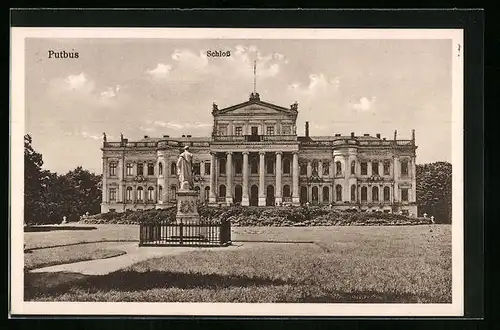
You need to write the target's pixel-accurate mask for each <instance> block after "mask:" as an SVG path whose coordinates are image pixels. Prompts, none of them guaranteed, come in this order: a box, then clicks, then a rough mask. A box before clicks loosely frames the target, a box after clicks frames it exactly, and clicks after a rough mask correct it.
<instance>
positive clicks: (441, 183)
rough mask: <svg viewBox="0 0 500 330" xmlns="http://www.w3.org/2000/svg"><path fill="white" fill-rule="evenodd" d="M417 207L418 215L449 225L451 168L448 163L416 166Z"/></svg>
mask: <svg viewBox="0 0 500 330" xmlns="http://www.w3.org/2000/svg"><path fill="white" fill-rule="evenodd" d="M416 174H417V205H418V212H419V214H420V215H422V214H424V213H427V214H428V215H429V216H431V215H433V216H434V218H435V221H436V222H437V223H451V221H452V219H451V215H452V214H451V213H452V212H451V211H452V205H451V202H452V186H451V183H452V175H451V174H452V166H451V164H450V163H448V162H435V163H430V164H422V165H417V173H416Z"/></svg>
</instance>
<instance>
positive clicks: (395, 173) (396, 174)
mask: <svg viewBox="0 0 500 330" xmlns="http://www.w3.org/2000/svg"><path fill="white" fill-rule="evenodd" d="M393 176H394V187H393V196H394V198H393V201H394V202H395V203H398V202H399V201H400V200H399V157H398V156H394V165H393Z"/></svg>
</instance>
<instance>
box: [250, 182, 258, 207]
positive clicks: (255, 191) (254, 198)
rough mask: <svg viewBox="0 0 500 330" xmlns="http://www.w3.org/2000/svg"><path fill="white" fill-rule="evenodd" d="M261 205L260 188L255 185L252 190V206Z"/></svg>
mask: <svg viewBox="0 0 500 330" xmlns="http://www.w3.org/2000/svg"><path fill="white" fill-rule="evenodd" d="M258 205H259V187H257V185H255V184H254V185H253V186H252V187H251V188H250V206H258Z"/></svg>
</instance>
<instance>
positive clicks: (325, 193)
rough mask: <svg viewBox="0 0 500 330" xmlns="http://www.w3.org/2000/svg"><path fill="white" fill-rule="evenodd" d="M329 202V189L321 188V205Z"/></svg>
mask: <svg viewBox="0 0 500 330" xmlns="http://www.w3.org/2000/svg"><path fill="white" fill-rule="evenodd" d="M329 201H330V189H328V187H323V203H328V202H329Z"/></svg>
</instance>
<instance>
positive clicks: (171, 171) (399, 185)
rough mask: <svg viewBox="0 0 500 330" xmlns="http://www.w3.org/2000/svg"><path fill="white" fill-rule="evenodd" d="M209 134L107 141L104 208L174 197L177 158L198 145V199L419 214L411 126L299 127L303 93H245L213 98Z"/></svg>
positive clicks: (158, 203)
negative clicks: (285, 103) (403, 130)
mask: <svg viewBox="0 0 500 330" xmlns="http://www.w3.org/2000/svg"><path fill="white" fill-rule="evenodd" d="M212 115H213V120H214V122H213V131H212V136H211V137H192V136H191V135H183V136H182V137H170V136H168V135H164V136H163V137H161V138H152V137H149V136H144V139H142V140H140V141H136V142H131V141H128V139H125V138H123V136H122V137H121V139H120V141H117V142H107V141H106V140H105V141H104V142H103V147H102V149H101V150H102V155H103V157H102V158H103V179H102V206H101V211H102V212H103V213H104V212H109V211H116V212H123V211H125V210H127V209H131V210H136V209H149V208H164V207H168V206H172V205H175V203H176V192H177V189H178V182H177V169H176V161H177V158H178V156H179V154H180V152H181V151H182V149H183V147H184V146H186V145H188V146H190V151H191V152H192V153H193V155H194V165H193V173H194V175H195V178H194V180H195V189H196V190H198V191H199V200H200V202H201V203H206V204H208V205H214V206H216V205H221V204H223V205H231V204H234V203H239V204H241V205H243V206H248V205H255V206H272V205H289V204H292V205H300V204H304V203H309V204H310V205H314V204H327V205H330V204H331V205H332V207H333V208H339V209H353V208H355V209H359V210H363V211H384V212H398V213H399V212H402V213H407V214H414V215H416V214H417V206H416V164H415V158H416V149H417V146H416V145H415V131H412V138H411V140H398V139H397V134H396V132H395V133H394V137H393V139H386V138H381V137H380V134H377V135H376V136H370V135H369V134H363V135H361V136H356V135H355V134H354V133H351V134H350V135H349V136H343V135H340V134H335V135H334V136H310V135H309V124H308V122H306V127H305V134H304V136H298V135H297V126H296V119H297V115H298V105H297V103H295V104H292V105H291V106H290V107H288V108H287V107H281V106H277V105H274V104H271V103H267V102H264V101H261V100H260V96H259V94H258V93H252V94H251V95H250V98H249V100H248V101H246V102H243V103H240V104H237V105H234V106H230V107H227V108H224V109H219V108H218V106H217V105H216V104H213V108H212Z"/></svg>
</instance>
